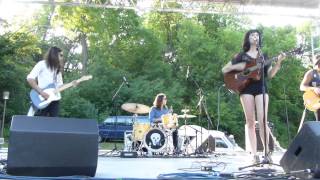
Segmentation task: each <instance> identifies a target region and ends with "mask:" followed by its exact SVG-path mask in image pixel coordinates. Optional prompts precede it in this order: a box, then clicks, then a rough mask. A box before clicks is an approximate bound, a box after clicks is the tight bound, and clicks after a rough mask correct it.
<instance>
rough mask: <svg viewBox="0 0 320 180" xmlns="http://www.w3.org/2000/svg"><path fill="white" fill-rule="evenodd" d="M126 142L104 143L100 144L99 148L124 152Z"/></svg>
mask: <svg viewBox="0 0 320 180" xmlns="http://www.w3.org/2000/svg"><path fill="white" fill-rule="evenodd" d="M123 143H124V142H120V141H115V142H103V143H99V147H100V149H104V150H112V149H114V148H115V147H116V148H117V149H118V150H122V149H123V147H124V144H123Z"/></svg>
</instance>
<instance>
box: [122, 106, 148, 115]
mask: <svg viewBox="0 0 320 180" xmlns="http://www.w3.org/2000/svg"><path fill="white" fill-rule="evenodd" d="M121 108H122V109H123V110H125V111H128V112H131V113H135V114H146V113H149V111H150V107H149V106H146V105H143V104H138V103H124V104H122V105H121Z"/></svg>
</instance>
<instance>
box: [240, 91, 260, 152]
mask: <svg viewBox="0 0 320 180" xmlns="http://www.w3.org/2000/svg"><path fill="white" fill-rule="evenodd" d="M240 101H241V104H242V108H243V112H244V115H245V117H246V124H247V126H248V135H249V141H250V146H251V153H252V154H253V155H256V154H257V138H256V130H255V122H256V118H255V104H254V103H255V102H254V96H253V95H250V94H242V95H241V96H240Z"/></svg>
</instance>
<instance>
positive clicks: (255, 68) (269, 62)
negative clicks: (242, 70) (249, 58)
mask: <svg viewBox="0 0 320 180" xmlns="http://www.w3.org/2000/svg"><path fill="white" fill-rule="evenodd" d="M277 60H278V57H273V58H271V59H267V60H265V62H264V64H263V65H264V66H268V65H270V64H271V63H272V62H273V61H277ZM260 68H261V63H259V64H257V65H255V66H252V67H250V68H248V70H249V71H250V72H253V71H255V70H257V69H260Z"/></svg>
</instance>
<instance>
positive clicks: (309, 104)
mask: <svg viewBox="0 0 320 180" xmlns="http://www.w3.org/2000/svg"><path fill="white" fill-rule="evenodd" d="M303 101H304V105H305V106H306V108H307V109H308V110H309V111H317V110H318V109H320V97H319V96H318V95H317V94H316V93H315V92H314V91H313V90H307V91H305V92H304V93H303Z"/></svg>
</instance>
